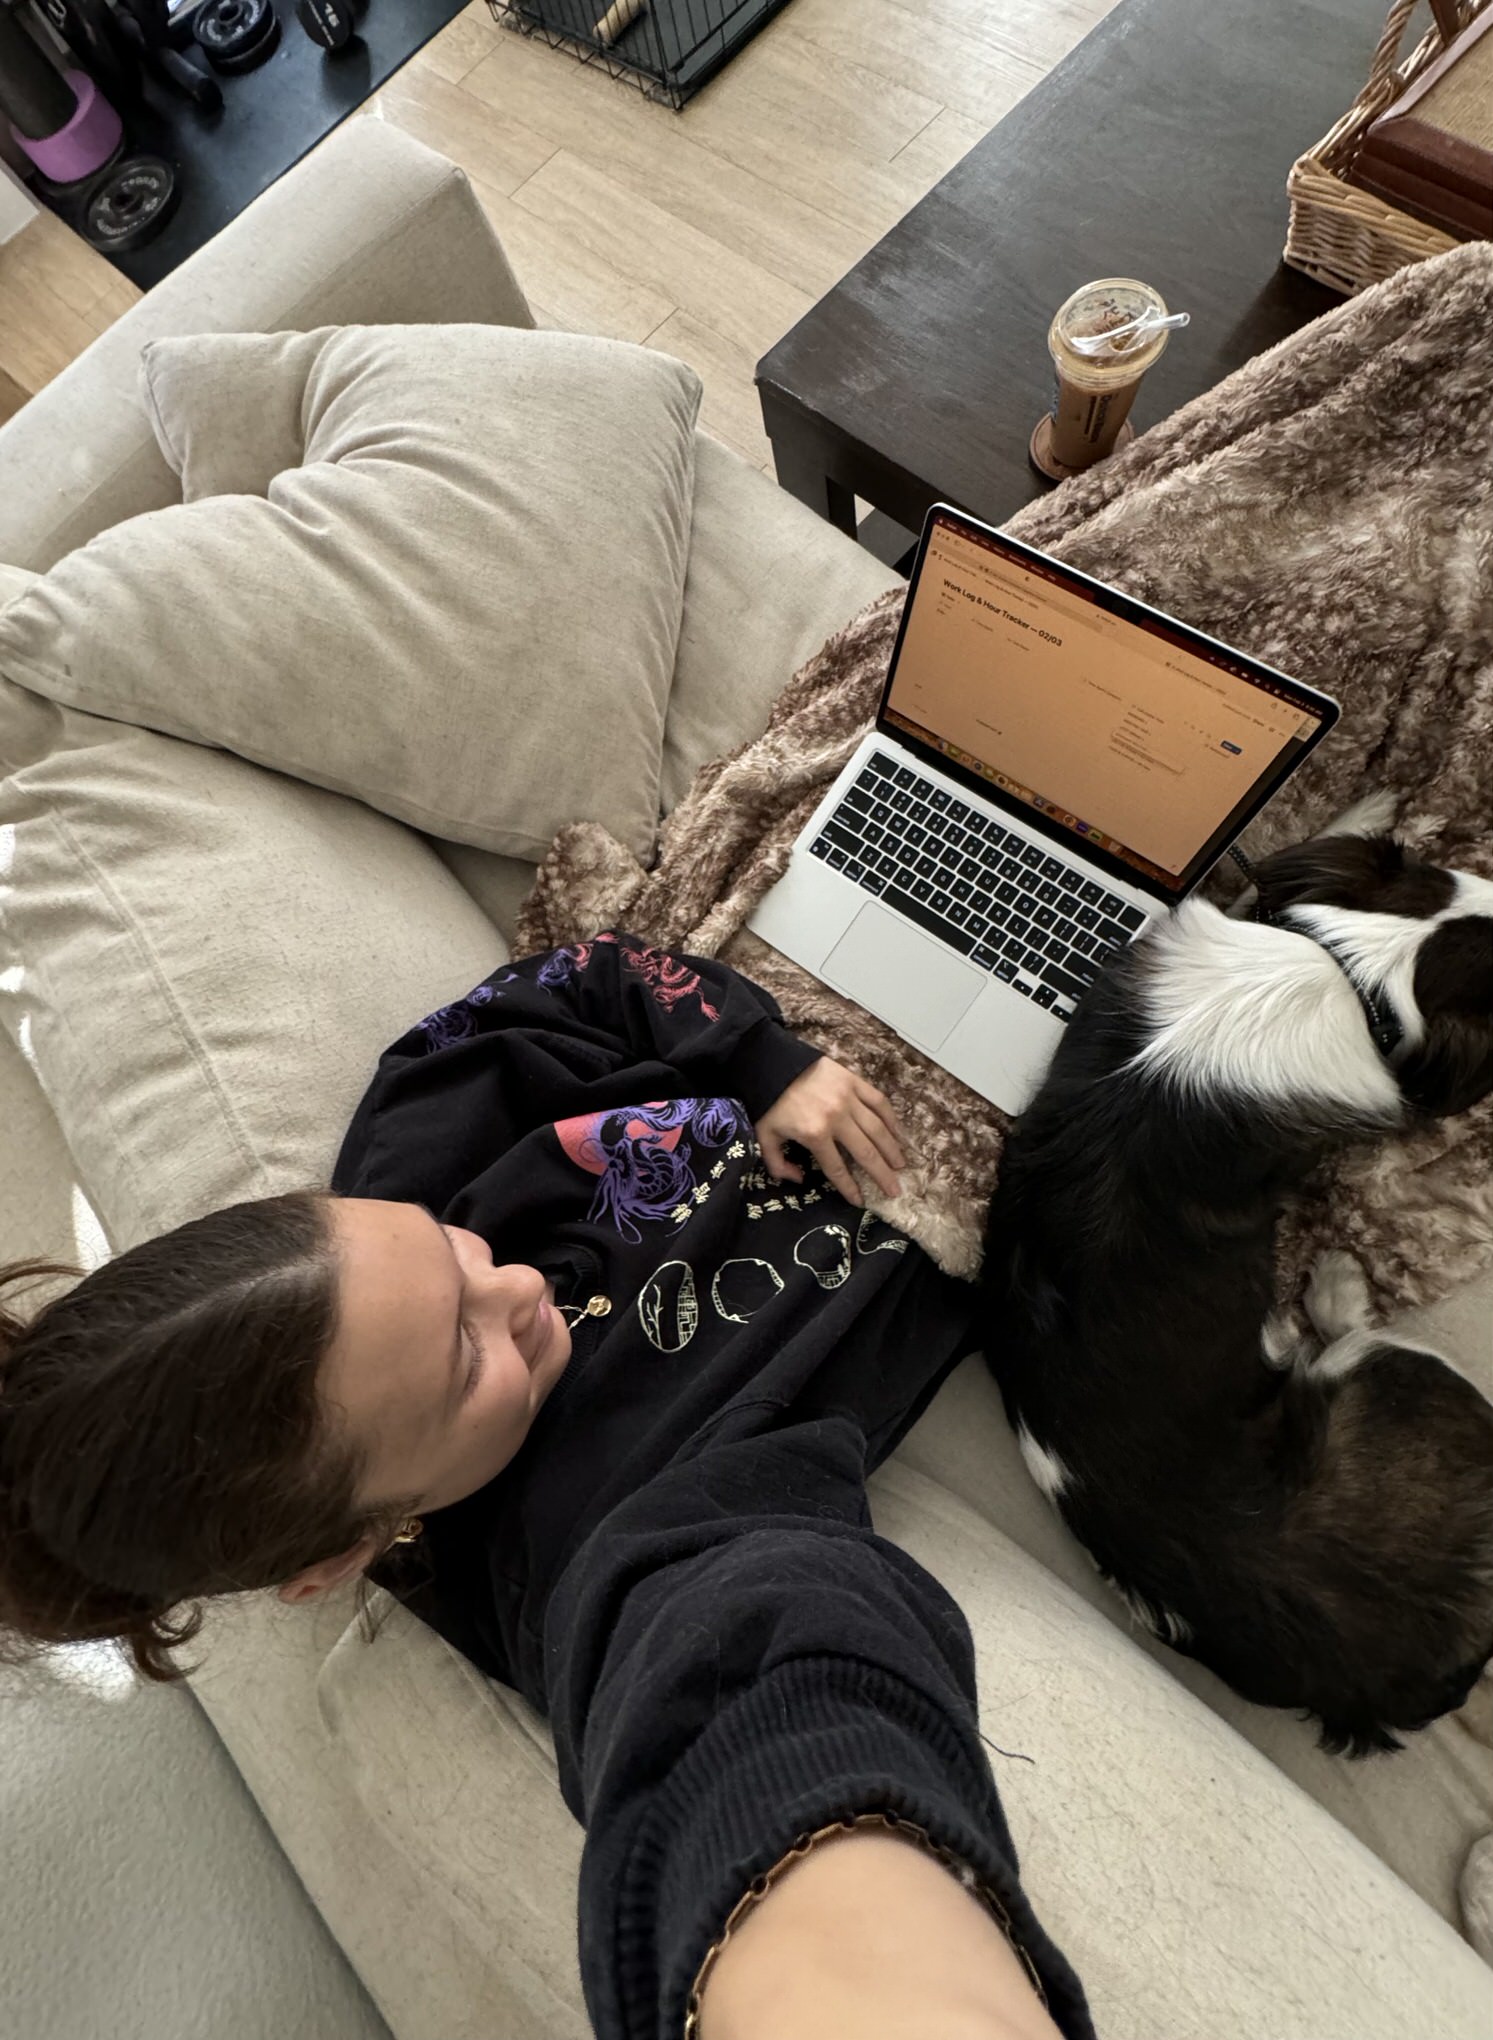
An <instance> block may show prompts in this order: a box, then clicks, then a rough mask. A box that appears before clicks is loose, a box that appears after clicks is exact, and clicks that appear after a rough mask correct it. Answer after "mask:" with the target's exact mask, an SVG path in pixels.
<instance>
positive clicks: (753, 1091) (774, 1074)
mask: <svg viewBox="0 0 1493 2040" xmlns="http://www.w3.org/2000/svg"><path fill="white" fill-rule="evenodd" d="M821 1053H822V1051H821V1050H819V1049H817V1048H810V1046H809V1044H808V1042H806V1041H800V1040H799V1038H798V1036H797V1035H796V1034H790V1033H789V1031H788V1029H787V1028H786V1027H785V1026H784V1025H783V1023H782V1021H781V1020H769V1019H768V1018H767V1017H766V1015H764V1016H763V1018H762V1019H761V1020H759V1021H757V1022H756V1023H755V1024H754V1025H753V1026H751V1027H749V1028H748V1029H747V1031H746V1033H745V1034H744V1035H743V1036H742V1038H741V1040H740V1041H739V1042H738V1043H737V1045H736V1047H735V1049H734V1050H733V1051H732V1054H731V1077H730V1082H731V1089H732V1092H733V1094H734V1095H735V1096H736V1097H738V1098H739V1099H740V1100H741V1102H742V1104H743V1105H745V1107H746V1109H747V1117H748V1118H749V1119H750V1120H751V1121H752V1123H753V1125H755V1124H756V1122H757V1121H758V1120H759V1119H760V1118H761V1117H762V1115H763V1113H764V1112H766V1111H767V1110H768V1108H769V1107H770V1106H773V1105H775V1104H776V1103H777V1101H778V1100H779V1098H781V1097H782V1095H783V1093H784V1092H785V1091H786V1090H787V1088H788V1086H789V1085H790V1084H791V1083H792V1082H793V1080H794V1078H795V1077H801V1076H802V1075H803V1073H804V1071H805V1070H806V1069H808V1067H809V1066H810V1064H811V1063H816V1062H818V1060H819V1058H820V1054H821Z"/></svg>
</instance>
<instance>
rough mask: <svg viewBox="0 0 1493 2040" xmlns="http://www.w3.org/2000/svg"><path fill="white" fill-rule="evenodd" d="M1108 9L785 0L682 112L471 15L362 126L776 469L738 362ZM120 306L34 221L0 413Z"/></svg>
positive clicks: (6, 285) (542, 291)
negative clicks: (385, 134)
mask: <svg viewBox="0 0 1493 2040" xmlns="http://www.w3.org/2000/svg"><path fill="white" fill-rule="evenodd" d="M1112 4H1113V0H792V4H791V5H790V6H788V7H786V8H785V9H784V11H783V12H782V13H781V14H780V15H778V16H776V17H775V19H774V20H773V21H772V22H770V23H769V25H768V26H767V28H766V29H764V30H763V32H762V33H761V34H760V35H759V36H757V37H756V39H755V40H754V41H753V42H752V43H750V44H749V45H748V46H747V48H746V49H745V50H743V51H742V52H741V54H740V55H739V56H737V57H736V58H735V59H734V60H733V61H732V63H731V64H729V65H728V66H727V68H726V69H725V71H723V72H722V73H721V75H720V76H719V77H718V78H716V79H715V80H714V81H713V82H712V83H711V84H710V85H708V86H707V87H706V88H705V90H704V91H703V92H702V93H700V94H699V96H698V97H697V98H696V99H694V100H693V101H691V103H690V104H689V106H688V107H686V109H685V110H684V112H683V113H677V114H676V113H673V112H671V111H670V110H669V109H667V108H665V107H661V106H655V105H653V104H651V103H650V102H648V101H646V100H644V98H643V97H642V95H641V93H639V92H638V91H636V90H635V89H634V88H633V87H631V86H628V85H626V84H622V83H619V82H617V81H615V80H613V79H610V78H608V77H606V76H605V75H604V74H602V73H600V72H598V71H596V70H594V69H591V68H589V67H587V66H584V65H582V64H579V63H577V62H576V61H575V59H574V58H572V57H570V56H567V55H566V54H564V53H563V52H561V51H557V50H552V49H550V48H548V47H547V46H546V45H545V44H543V43H541V42H539V41H535V40H531V39H529V38H527V37H524V36H522V35H518V34H515V33H514V32H512V31H511V30H509V29H506V28H503V27H500V26H499V25H498V24H497V23H495V22H494V21H493V19H492V17H491V15H490V14H489V12H488V9H487V6H486V4H485V0H473V4H472V5H470V6H469V7H468V8H467V9H466V11H465V12H464V13H463V14H461V15H459V16H458V17H457V19H456V20H455V21H453V22H452V23H451V25H450V26H449V27H448V28H446V29H445V30H444V31H443V32H442V33H441V34H440V35H438V36H437V37H436V38H435V40H434V41H433V42H431V43H429V44H427V46H426V47H425V49H423V50H422V51H421V52H420V53H419V54H418V55H417V56H416V57H414V58H413V59H412V60H411V62H410V63H409V64H407V65H406V66H405V68H404V69H403V70H402V71H400V72H399V73H397V74H396V76H395V77H394V78H392V79H391V80H390V81H389V83H388V84H387V85H386V86H385V87H384V88H383V90H382V91H381V92H380V93H379V94H378V95H377V97H376V98H375V99H373V100H371V101H370V102H369V103H368V105H367V107H365V108H364V109H363V111H362V113H361V114H360V115H359V116H358V117H359V118H363V119H374V120H386V121H389V122H392V123H393V124H394V125H396V126H398V127H401V128H403V129H405V130H406V131H407V132H408V133H409V134H411V135H414V136H416V137H417V138H418V139H419V140H421V141H423V142H426V143H428V144H429V145H430V146H431V147H432V148H435V149H439V150H440V151H441V152H442V153H443V154H445V155H447V156H450V157H451V158H452V159H453V160H454V161H456V162H458V163H460V164H461V165H462V167H463V168H464V169H465V170H466V171H467V173H468V175H469V176H470V177H471V179H472V181H473V184H474V186H475V188H476V190H477V193H478V195H479V197H480V198H481V201H482V204H483V205H484V207H485V208H486V210H487V212H488V215H489V217H490V218H491V220H492V223H493V226H494V227H495V229H496V230H497V232H498V234H499V235H500V236H501V237H502V240H503V243H504V245H505V247H506V248H507V250H508V253H509V255H510V257H511V259H512V261H513V264H514V267H515V269H516V270H517V272H518V276H519V279H520V281H521V282H522V283H523V285H524V288H525V289H526V291H527V292H528V294H529V298H530V302H531V303H532V304H533V306H534V309H535V315H536V317H538V318H539V319H540V320H541V321H542V323H544V324H546V325H552V326H566V327H572V328H575V329H577V330H580V331H585V332H594V333H608V334H612V335H614V336H616V337H617V338H620V339H626V340H636V341H642V342H645V343H646V344H647V345H649V346H653V347H660V348H663V349H664V350H665V351H667V352H668V353H670V354H675V355H678V356H679V357H680V358H681V359H682V360H684V361H688V362H689V363H690V364H691V366H692V367H694V368H695V369H696V370H697V371H698V373H699V375H700V377H701V379H702V380H703V382H704V385H705V401H704V410H703V423H704V424H705V426H706V428H707V429H708V430H709V431H711V432H712V433H714V434H715V436H716V437H717V438H719V439H723V440H725V441H726V443H727V444H728V445H731V446H734V447H735V448H736V449H737V451H738V452H740V453H742V454H744V455H745V456H746V458H747V459H748V460H750V461H752V462H753V463H754V464H755V465H757V466H761V467H765V468H768V469H769V470H770V469H771V458H770V453H769V448H768V444H767V441H766V439H765V438H764V436H763V433H762V426H761V416H760V413H759V411H758V407H757V398H756V393H755V391H754V389H753V387H752V370H753V368H754V366H755V364H756V362H757V360H758V358H759V356H761V355H762V354H763V353H764V352H765V351H766V349H767V348H768V347H770V346H771V345H772V343H773V342H774V341H775V340H776V339H777V338H778V337H779V336H780V335H781V334H782V333H784V332H785V331H786V330H787V329H788V327H789V326H791V325H792V324H793V323H794V321H795V320H797V319H798V318H799V317H801V316H802V314H803V313H804V312H805V311H807V310H808V308H809V306H810V305H811V304H812V303H813V302H814V300H815V299H816V298H819V297H821V296H822V295H823V294H824V292H825V291H826V290H828V289H829V287H830V286H831V284H833V283H835V282H836V281H837V280H838V278H839V277H841V276H842V275H843V274H844V273H845V271H846V270H847V269H848V268H850V267H851V265H852V264H853V263H855V262H856V261H858V260H859V258H860V257H861V255H862V254H864V252H865V251H866V249H867V248H869V247H870V246H871V245H872V244H873V243H874V242H875V241H878V240H879V239H880V238H881V236H882V235H883V234H884V233H885V232H886V231H887V229H888V228H889V227H890V226H892V225H893V224H894V222H895V221H897V220H898V219H900V218H901V217H902V215H903V213H905V212H906V211H907V210H908V209H909V208H910V207H911V206H912V205H914V204H915V203H916V202H917V200H918V199H919V198H921V197H922V196H923V194H924V192H925V191H927V190H928V189H929V187H930V186H931V185H933V184H936V183H937V181H938V179H939V178H940V177H942V176H943V174H944V172H945V171H946V170H948V169H949V168H950V167H951V166H952V165H953V164H954V163H956V162H957V161H958V159H959V158H960V157H961V156H962V155H963V154H964V153H965V151H966V150H967V149H968V148H970V147H971V146H972V144H973V143H974V142H976V141H977V140H978V139H979V137H980V136H981V135H982V134H984V133H985V131H986V129H987V128H989V127H991V126H992V125H993V124H994V123H995V122H996V121H997V120H999V119H1000V118H1001V116H1002V114H1004V113H1006V112H1007V111H1008V110H1009V109H1010V108H1011V107H1012V106H1014V105H1015V103H1016V101H1017V100H1018V99H1020V98H1021V97H1022V95H1023V94H1024V93H1026V92H1028V91H1030V89H1031V88H1032V86H1033V85H1034V84H1036V82H1037V81H1038V79H1039V78H1041V77H1042V76H1044V74H1045V73H1046V72H1047V71H1048V70H1050V69H1051V67H1052V66H1053V64H1055V63H1056V62H1057V61H1058V59H1059V58H1060V57H1062V56H1063V55H1064V54H1065V53H1066V52H1067V51H1068V50H1069V49H1071V48H1072V46H1073V44H1074V43H1076V42H1077V41H1078V40H1079V38H1080V37H1081V36H1083V35H1085V34H1087V33H1088V31H1089V29H1090V28H1092V27H1093V26H1094V24H1095V23H1096V22H1097V21H1098V20H1099V19H1100V18H1101V17H1102V16H1103V15H1104V14H1106V13H1107V12H1108V10H1109V8H1110V6H1111V5H1112ZM137 295H138V293H137V292H136V291H135V290H134V288H133V287H132V286H131V285H130V284H127V283H126V282H125V281H124V280H123V279H122V278H121V277H120V276H119V275H118V274H117V273H116V272H115V271H114V270H113V269H112V268H111V267H110V266H109V264H108V263H106V262H105V261H104V260H103V259H102V257H100V256H98V255H96V254H94V252H93V251H92V250H91V249H90V248H88V247H87V246H85V244H84V243H83V242H81V241H79V240H78V239H77V238H76V237H75V236H74V235H72V234H71V233H69V232H68V230H67V229H66V228H65V227H63V226H62V225H61V224H60V223H59V222H58V221H57V220H55V219H53V218H52V217H51V215H49V214H45V213H44V214H42V215H41V216H40V217H39V218H38V219H37V220H36V221H34V222H33V223H32V224H31V225H30V226H28V227H26V228H25V229H24V230H23V231H22V232H21V233H20V234H18V235H16V236H15V238H14V239H12V240H11V241H9V242H7V243H6V244H5V246H4V247H0V420H3V419H4V418H6V417H8V416H9V415H10V414H11V413H12V412H13V411H15V410H16V409H18V408H19V406H20V405H21V404H22V403H24V402H25V401H26V399H27V398H28V397H29V396H31V395H32V394H34V392H35V391H37V390H38V389H40V388H41V387H42V385H43V384H44V383H46V382H48V381H50V379H51V378H52V377H53V376H54V375H56V374H57V373H58V371H59V370H60V369H62V368H64V367H65V366H66V365H67V363H68V362H69V361H71V360H72V359H73V358H74V356H75V355H77V354H78V353H80V352H81V351H82V349H83V348H84V347H86V346H87V345H88V343H89V342H90V341H91V340H92V339H93V338H94V337H95V335H97V334H98V333H100V332H102V331H103V330H104V328H105V327H106V326H108V325H109V324H110V323H111V321H113V320H114V319H116V318H117V317H118V316H119V314H120V313H121V312H122V311H125V310H126V309H127V308H128V307H129V305H130V304H132V303H133V302H134V300H135V298H136V296H137Z"/></svg>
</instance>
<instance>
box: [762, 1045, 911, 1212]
mask: <svg viewBox="0 0 1493 2040" xmlns="http://www.w3.org/2000/svg"><path fill="white" fill-rule="evenodd" d="M786 1140H793V1141H797V1142H798V1144H799V1146H800V1147H805V1148H807V1149H808V1151H809V1153H810V1154H811V1155H812V1156H813V1157H814V1159H815V1161H816V1162H817V1163H818V1164H819V1166H820V1168H821V1169H822V1170H823V1171H824V1173H825V1175H826V1176H827V1177H828V1178H829V1180H830V1182H831V1183H833V1184H834V1186H835V1188H836V1189H837V1190H838V1191H839V1192H840V1194H841V1196H842V1197H845V1198H847V1199H848V1200H849V1201H850V1203H852V1204H860V1203H861V1202H862V1201H863V1200H862V1198H861V1194H860V1192H859V1190H857V1189H856V1187H855V1178H854V1177H853V1176H852V1175H851V1173H850V1170H849V1168H848V1167H847V1166H846V1162H845V1156H846V1155H849V1156H850V1158H851V1160H852V1161H856V1162H859V1163H860V1165H861V1167H862V1168H863V1169H864V1170H865V1172H866V1174H867V1175H868V1176H869V1177H870V1178H871V1180H872V1182H873V1183H875V1184H877V1185H878V1186H879V1187H880V1188H881V1189H882V1190H884V1191H885V1192H886V1194H887V1196H888V1197H895V1196H897V1194H898V1193H899V1192H900V1190H901V1188H902V1185H901V1183H900V1182H899V1181H898V1178H897V1171H898V1170H899V1169H905V1168H906V1166H907V1162H906V1158H905V1156H904V1155H903V1152H902V1142H903V1134H902V1128H901V1127H900V1126H899V1125H898V1123H897V1115H896V1113H895V1112H894V1111H893V1110H892V1108H891V1106H890V1104H889V1103H888V1102H887V1100H886V1098H885V1097H884V1096H883V1095H882V1093H881V1092H880V1091H878V1090H877V1088H876V1086H875V1085H874V1084H868V1083H867V1082H866V1080H865V1078H864V1077H858V1076H857V1075H856V1074H855V1072H854V1071H853V1070H847V1069H846V1068H845V1067H844V1065H843V1064H842V1063H837V1062H832V1061H831V1060H830V1058H829V1057H828V1056H827V1055H826V1056H821V1057H820V1059H819V1061H818V1062H816V1063H811V1064H810V1065H809V1067H808V1069H806V1070H805V1071H804V1073H803V1075H802V1076H801V1077H795V1078H794V1080H793V1082H792V1083H791V1084H790V1085H789V1086H788V1088H787V1090H786V1091H784V1093H783V1095H782V1096H781V1097H780V1098H779V1099H778V1100H777V1102H776V1104H774V1105H772V1106H771V1107H770V1108H769V1109H768V1110H767V1111H766V1112H764V1113H763V1115H762V1117H761V1118H760V1119H759V1120H758V1121H757V1142H758V1145H759V1146H760V1147H761V1149H762V1159H763V1161H764V1162H765V1163H766V1165H767V1171H768V1174H769V1175H770V1176H773V1177H775V1178H776V1179H777V1181H779V1182H782V1181H784V1180H785V1179H786V1180H787V1181H788V1182H790V1183H801V1182H802V1181H803V1179H804V1172H803V1170H802V1169H801V1168H800V1167H799V1165H798V1164H797V1162H790V1161H789V1159H788V1157H787V1155H786V1154H785V1153H784V1151H783V1143H784V1141H786Z"/></svg>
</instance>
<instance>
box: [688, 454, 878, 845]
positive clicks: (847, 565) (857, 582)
mask: <svg viewBox="0 0 1493 2040" xmlns="http://www.w3.org/2000/svg"><path fill="white" fill-rule="evenodd" d="M899 579H900V576H899V575H898V574H897V573H896V571H895V570H894V569H893V568H891V567H888V566H884V565H883V564H882V562H881V561H880V560H878V559H877V558H876V557H875V555H874V554H873V553H869V552H867V551H866V549H865V547H864V546H861V545H857V544H856V542H855V540H854V539H851V538H847V537H846V536H845V534H844V533H843V532H841V531H836V529H835V528H834V526H833V525H832V524H827V523H826V522H825V521H824V519H823V518H822V517H816V516H815V514H814V512H813V511H812V510H810V509H809V508H808V506H807V504H804V503H800V502H799V501H798V499H797V498H796V497H794V496H790V495H788V493H787V492H786V491H785V490H783V489H780V488H779V487H778V485H777V483H776V482H774V481H771V480H770V479H769V478H768V477H767V476H766V475H764V474H762V473H761V472H760V471H759V470H758V469H757V468H753V467H748V466H747V464H746V462H745V461H744V460H742V459H741V458H740V456H739V455H737V454H734V453H732V452H731V450H730V448H729V447H725V446H722V445H720V444H719V443H718V442H717V441H716V440H714V439H711V438H709V437H708V436H707V435H706V434H704V433H701V434H700V436H699V439H698V440H697V442H696V447H695V497H694V519H693V526H692V530H691V536H690V550H689V574H688V577H687V579H686V581H685V584H684V627H683V629H682V630H681V631H680V633H679V655H678V659H677V661H676V663H675V667H674V691H673V693H672V694H671V695H670V697H669V717H668V721H667V723H666V724H665V726H664V766H663V783H662V789H661V790H662V797H663V811H664V813H665V814H668V812H669V811H670V809H671V808H673V807H675V806H677V804H678V802H679V801H680V800H681V799H682V797H683V796H684V794H685V793H686V792H687V791H688V788H689V783H690V781H691V780H692V779H693V778H694V776H695V773H696V772H697V771H698V770H699V768H700V767H701V766H702V765H703V764H705V763H706V761H707V760H708V759H711V758H718V757H720V756H721V755H722V753H723V752H726V751H734V750H735V748H736V746H737V745H738V744H742V743H745V742H746V740H747V738H748V737H756V736H760V735H761V733H762V730H763V728H764V727H765V725H766V722H767V714H768V710H769V709H770V708H771V707H772V704H773V702H774V701H775V700H776V699H777V697H778V696H779V694H781V693H782V691H783V689H784V688H785V687H786V686H787V684H788V682H789V681H790V680H791V679H792V677H793V675H794V674H795V673H796V672H797V671H798V669H799V667H800V666H801V665H803V663H804V662H805V660H806V659H810V658H812V657H813V655H814V653H815V652H817V651H818V650H819V648H820V646H821V645H822V644H823V643H824V641H825V639H826V638H827V637H829V636H831V635H832V634H833V633H834V632H835V631H837V630H839V629H840V628H841V626H842V625H844V624H846V623H848V622H849V621H850V618H851V617H852V616H855V615H856V614H858V612H859V611H860V610H862V609H864V608H865V606H866V604H867V603H868V602H871V601H874V599H875V598H876V596H878V595H880V594H881V593H882V592H883V590H884V589H887V588H890V587H893V586H894V585H895V584H896V583H897V581H898V580H899Z"/></svg>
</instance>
